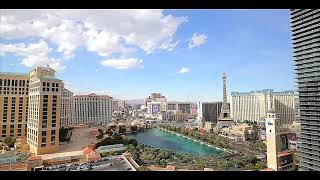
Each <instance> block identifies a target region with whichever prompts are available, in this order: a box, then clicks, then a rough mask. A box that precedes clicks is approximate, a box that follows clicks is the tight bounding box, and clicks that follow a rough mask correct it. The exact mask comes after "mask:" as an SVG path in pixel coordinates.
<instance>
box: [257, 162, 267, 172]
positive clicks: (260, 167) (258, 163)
mask: <svg viewBox="0 0 320 180" xmlns="http://www.w3.org/2000/svg"><path fill="white" fill-rule="evenodd" d="M265 168H267V166H266V164H265V163H263V162H257V163H256V165H255V169H256V170H262V169H265Z"/></svg>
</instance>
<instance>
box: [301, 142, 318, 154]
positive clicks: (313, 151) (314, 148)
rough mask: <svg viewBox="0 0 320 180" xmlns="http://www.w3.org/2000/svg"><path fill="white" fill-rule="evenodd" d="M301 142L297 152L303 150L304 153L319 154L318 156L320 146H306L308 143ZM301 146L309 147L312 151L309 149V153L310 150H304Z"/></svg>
mask: <svg viewBox="0 0 320 180" xmlns="http://www.w3.org/2000/svg"><path fill="white" fill-rule="evenodd" d="M302 143H303V144H300V145H298V150H299V149H300V150H299V152H304V153H309V154H311V153H312V154H314V155H319V156H320V152H319V150H320V147H315V146H308V145H305V144H304V142H302ZM301 148H302V149H303V148H305V149H311V150H312V151H311V153H310V151H304V150H302V149H301Z"/></svg>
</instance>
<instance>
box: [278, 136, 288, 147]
mask: <svg viewBox="0 0 320 180" xmlns="http://www.w3.org/2000/svg"><path fill="white" fill-rule="evenodd" d="M280 150H281V151H286V150H289V141H288V135H287V134H281V135H280Z"/></svg>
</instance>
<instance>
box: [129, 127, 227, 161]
mask: <svg viewBox="0 0 320 180" xmlns="http://www.w3.org/2000/svg"><path fill="white" fill-rule="evenodd" d="M129 138H135V139H136V140H137V141H138V142H139V143H142V144H145V145H148V146H152V147H154V148H160V149H168V150H171V151H174V152H181V153H189V154H193V155H200V156H216V155H221V154H223V153H224V152H223V151H221V150H218V149H215V148H212V147H208V146H206V145H204V144H200V143H197V142H194V141H192V140H189V139H186V138H183V137H181V136H177V135H175V134H172V133H169V132H164V131H161V130H160V129H157V128H154V129H148V130H146V131H144V132H139V133H134V134H130V135H129Z"/></svg>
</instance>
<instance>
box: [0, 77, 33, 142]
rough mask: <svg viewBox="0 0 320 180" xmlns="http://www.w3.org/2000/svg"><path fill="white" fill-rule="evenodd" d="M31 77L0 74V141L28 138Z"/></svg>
mask: <svg viewBox="0 0 320 180" xmlns="http://www.w3.org/2000/svg"><path fill="white" fill-rule="evenodd" d="M28 93H29V75H28V74H21V73H0V135H1V136H0V139H5V138H6V137H13V138H22V137H26V133H27V119H28Z"/></svg>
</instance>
